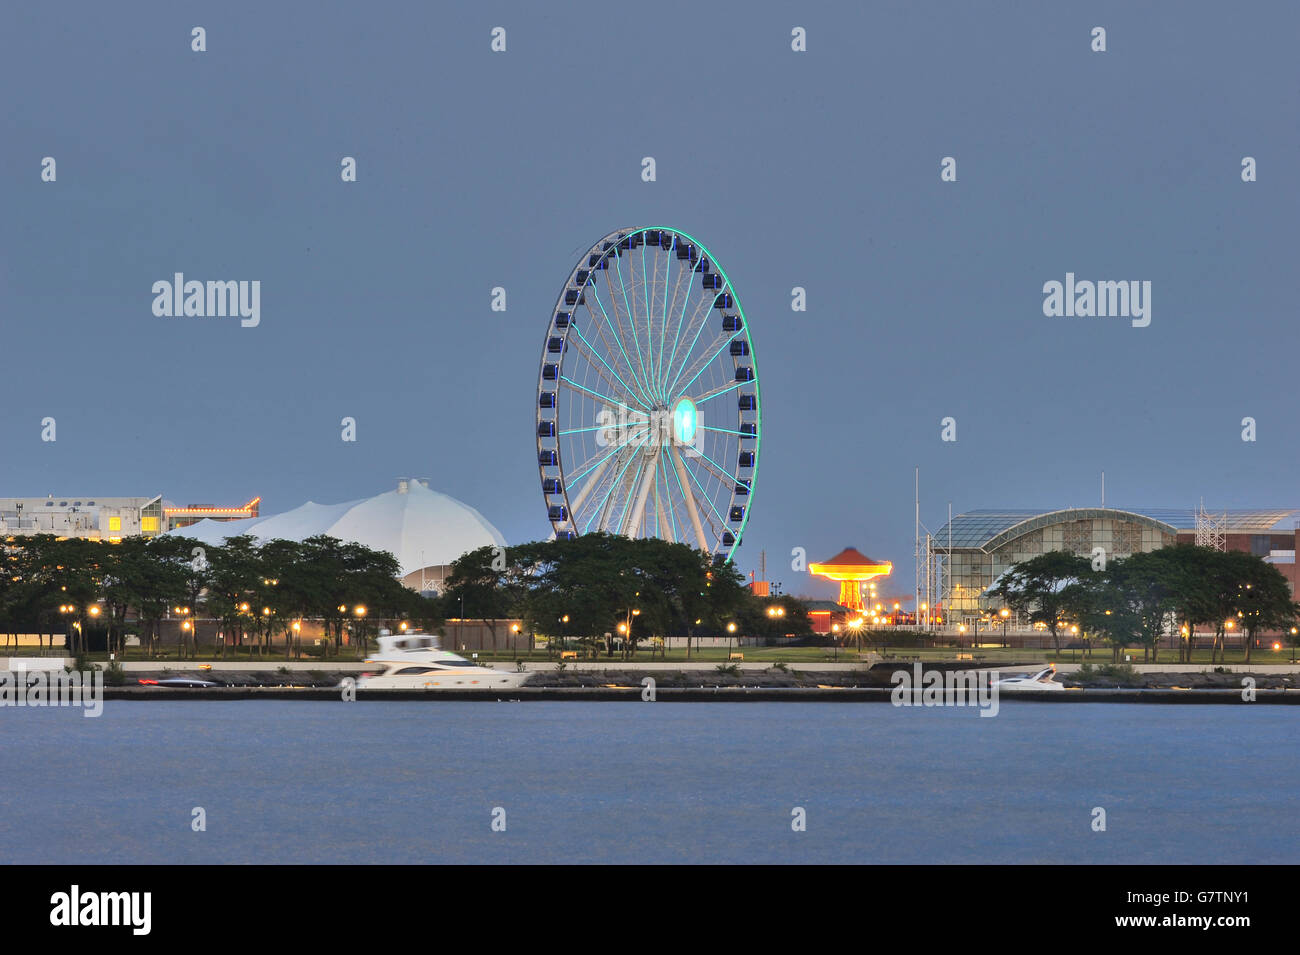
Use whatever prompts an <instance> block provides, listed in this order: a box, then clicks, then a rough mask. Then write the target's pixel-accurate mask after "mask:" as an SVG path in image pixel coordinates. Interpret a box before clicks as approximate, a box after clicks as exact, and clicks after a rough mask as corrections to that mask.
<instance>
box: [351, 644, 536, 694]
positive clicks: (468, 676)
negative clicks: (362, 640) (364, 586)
mask: <svg viewBox="0 0 1300 955" xmlns="http://www.w3.org/2000/svg"><path fill="white" fill-rule="evenodd" d="M378 642H379V649H377V650H376V651H375V652H374V653H373V654H371V655H370V656H369V657H367V658H366V660H365V662H366V663H368V664H373V665H374V666H375V668H376V669H375V670H373V671H371V672H369V673H363V674H362V675H361V679H359V680H358V681H357V688H358V689H366V690H455V689H461V690H490V689H503V688H504V689H509V688H513V687H517V686H522V685H523V684H524V681H526V680H527V679H528V678H529V677H530V676H531V675H532V674H531V673H528V672H527V671H521V672H514V671H510V670H498V669H495V668H494V667H486V666H479V665H478V664H477V663H474V662H473V661H472V660H466V659H465V658H464V657H462V656H460V655H458V654H455V653H452V652H450V651H448V650H443V649H441V648H440V646H439V643H438V637H437V636H436V635H435V634H432V633H399V634H380V636H379V641H378Z"/></svg>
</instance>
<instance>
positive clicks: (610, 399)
mask: <svg viewBox="0 0 1300 955" xmlns="http://www.w3.org/2000/svg"><path fill="white" fill-rule="evenodd" d="M560 384H562V385H568V386H569V387H570V388H573V389H575V390H577V391H581V392H583V393H584V394H588V395H591V396H593V397H595V398H599V399H600V400H601V401H608V402H609V403H610V404H612V405H618V406H619V407H620V408H625V409H627V410H628V411H630V412H632V413H633V414H639V415H641V416H642V417H644V416H645V414H646V413H645V412H644V411H638V410H637V409H636V408H633V407H632V406H631V405H626V404H624V403H623V402H621V401H619V400H618V399H617V398H614V397H612V396H610V395H606V394H602V393H601V392H599V391H595V390H593V389H591V388H588V387H586V386H585V385H580V384H578V383H577V382H576V381H574V380H573V379H572V378H570V377H568V376H567V375H561V376H560Z"/></svg>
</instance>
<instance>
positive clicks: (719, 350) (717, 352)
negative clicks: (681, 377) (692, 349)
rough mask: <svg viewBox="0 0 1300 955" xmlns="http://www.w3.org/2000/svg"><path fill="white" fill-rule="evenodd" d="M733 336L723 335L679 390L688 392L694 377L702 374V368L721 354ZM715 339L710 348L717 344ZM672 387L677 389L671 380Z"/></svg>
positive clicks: (693, 382)
mask: <svg viewBox="0 0 1300 955" xmlns="http://www.w3.org/2000/svg"><path fill="white" fill-rule="evenodd" d="M735 337H736V336H735V335H725V336H724V337H723V339H722V343H721V344H719V345H718V347H717V348H716V349H714V350H713V352H712V353H711V354H710V355H709V357H708V358H706V359H704V361H702V362H700V363H699V365H700V370H699V371H697V372H696V373H695V374H694V375H693V376H691V380H690V381H688V382H687V383H686V384H684V385H682V387H681V389H680V390H681V391H682V392H683V393H689V392H690V390H691V385H693V384H695V379H697V378H699V377H700V375H702V374H704V370H705V369H706V368H708V367H709V366H710V365H711V364H713V360H714V359H715V358H717V357H718V356H719V355H721V354H722V349H724V348H726V347H727V346H728V345H730V344H731V342H732V340H733V339H734V338H735ZM717 341H718V340H717V339H714V341H713V342H712V343H710V345H709V347H710V348H712V347H713V345H714V344H717ZM692 367H694V366H692ZM673 389H674V390H679V389H677V383H676V382H673Z"/></svg>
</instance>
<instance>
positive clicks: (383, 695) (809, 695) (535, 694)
mask: <svg viewBox="0 0 1300 955" xmlns="http://www.w3.org/2000/svg"><path fill="white" fill-rule="evenodd" d="M643 692H644V691H643V688H642V687H640V686H626V685H619V686H609V685H604V686H524V687H517V688H515V689H508V690H491V689H464V690H462V689H445V690H404V689H403V690H357V691H356V700H357V701H358V702H366V703H370V702H408V701H411V700H419V701H423V702H429V703H435V702H449V701H450V702H471V701H477V702H484V701H487V702H511V703H522V702H554V701H569V702H572V701H584V702H623V703H640V702H643V700H642V693H643ZM893 692H894V691H893V690H892V689H891V688H886V687H874V686H873V687H866V686H839V687H836V686H812V687H807V686H785V687H777V686H721V685H718V686H708V685H704V686H693V687H672V686H658V687H656V688H655V702H659V703H673V702H676V703H698V702H709V703H723V702H726V703H772V702H782V703H889V702H891V700H892V698H893ZM949 695H950V696H951V694H949ZM104 699H105V700H138V701H158V700H162V701H171V700H176V701H184V700H205V701H221V700H225V701H235V700H314V701H329V702H338V701H341V692H340V689H339V688H338V687H322V686H315V687H307V686H296V687H295V686H221V687H197V688H178V687H157V686H105V687H104ZM998 700H999V703H1007V702H1025V703H1154V704H1162V703H1163V704H1187V703H1193V704H1218V705H1223V704H1238V705H1242V706H1249V705H1252V704H1253V703H1268V704H1275V705H1276V704H1300V690H1288V689H1276V690H1275V689H1257V690H1255V699H1254V700H1253V701H1246V700H1243V699H1242V694H1241V690H1240V689H1208V688H1202V689H1189V688H1176V689H1174V688H1169V689H1154V688H1140V689H1139V688H1112V687H1107V688H1092V689H1082V688H1072V689H1066V690H1064V691H1060V690H1055V691H1053V690H1015V691H1007V692H1002V693H999V694H998ZM908 705H913V706H919V705H921V704H920V703H919V702H918V703H911V704H908ZM947 705H950V706H952V705H957V706H960V705H965V706H968V707H970V708H977V703H976V701H975V697H974V695H972V697H971V700H970V702H964V703H948V704H947Z"/></svg>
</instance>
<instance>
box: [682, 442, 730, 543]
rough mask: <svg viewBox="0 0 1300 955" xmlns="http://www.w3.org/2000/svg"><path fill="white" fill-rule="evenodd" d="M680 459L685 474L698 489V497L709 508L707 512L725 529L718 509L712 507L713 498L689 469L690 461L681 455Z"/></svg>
mask: <svg viewBox="0 0 1300 955" xmlns="http://www.w3.org/2000/svg"><path fill="white" fill-rule="evenodd" d="M682 457H683V458H684V459H685V460H686V473H687V474H689V475H690V476H691V479H692V480H693V481H694V482H695V486H696V487H697V488H699V489H700V496H701V497H702V498H703V499H704V503H705V504H707V505H708V506H709V510H710V511H711V512H712V513H713V516H714V517H716V518H717V519H718V523H719V524H720V525H722V526H724V527H725V526H726V523H727V522H726V521H724V520H723V519H722V515H721V514H719V513H718V509H717V508H716V507H714V506H713V497H712V495H710V494H709V492H708V490H707V489H706V488H705V487H704V483H703V482H702V481H701V480H700V479H699V477H698V475H696V473H695V469H694V468H692V467H691V464H690V459H689V458H686V456H685V455H682Z"/></svg>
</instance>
